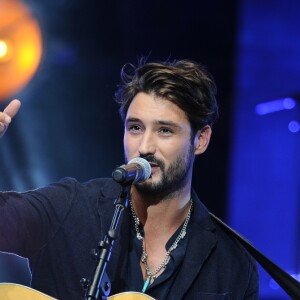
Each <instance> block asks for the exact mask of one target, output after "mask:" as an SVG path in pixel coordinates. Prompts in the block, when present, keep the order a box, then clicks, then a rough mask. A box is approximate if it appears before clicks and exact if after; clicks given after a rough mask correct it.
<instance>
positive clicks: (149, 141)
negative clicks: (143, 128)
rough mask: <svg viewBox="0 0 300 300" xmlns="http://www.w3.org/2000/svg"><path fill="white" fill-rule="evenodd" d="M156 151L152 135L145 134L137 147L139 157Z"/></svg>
mask: <svg viewBox="0 0 300 300" xmlns="http://www.w3.org/2000/svg"><path fill="white" fill-rule="evenodd" d="M155 150H156V143H155V137H154V136H153V134H152V133H149V132H145V133H144V134H143V137H142V139H141V142H140V145H139V153H140V155H142V156H144V155H148V154H154V153H155Z"/></svg>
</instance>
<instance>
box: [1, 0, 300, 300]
mask: <svg viewBox="0 0 300 300" xmlns="http://www.w3.org/2000/svg"><path fill="white" fill-rule="evenodd" d="M24 2H25V3H27V4H28V6H29V7H30V9H31V11H32V13H33V15H34V16H35V17H36V18H37V19H38V21H39V23H40V25H41V28H42V33H43V43H44V53H43V58H42V62H41V65H40V67H39V69H38V71H37V73H36V74H35V76H34V78H33V79H32V80H31V82H30V83H29V84H28V85H27V86H26V87H25V88H24V89H23V90H22V91H21V92H20V93H18V94H17V95H12V98H13V97H19V98H20V100H21V101H22V108H21V111H20V113H19V114H18V116H17V117H16V118H15V120H14V122H13V124H12V125H11V126H10V128H9V131H8V132H7V134H6V135H5V137H4V138H3V139H2V140H1V143H0V174H2V175H1V176H0V187H1V189H2V190H9V189H14V190H19V191H23V190H27V189H32V188H37V187H39V186H43V185H45V184H48V183H50V182H53V181H57V180H59V179H60V178H62V177H65V176H71V177H75V178H77V179H78V180H80V181H85V180H88V179H90V178H93V177H103V176H104V177H110V176H111V172H112V170H113V169H114V168H115V167H116V166H118V165H120V164H122V163H123V161H124V160H123V145H122V144H123V142H122V139H123V124H122V122H121V120H120V118H119V116H118V112H117V109H118V108H117V105H116V104H115V103H114V101H113V95H114V92H115V90H116V87H117V85H118V83H119V81H120V70H121V68H122V66H123V65H124V64H125V63H133V64H137V62H138V59H139V58H141V57H142V56H147V57H148V60H149V61H152V60H165V59H168V58H170V59H184V58H188V59H192V60H195V61H197V62H200V63H202V64H204V65H205V66H206V67H207V69H208V70H209V71H210V72H211V73H212V74H213V75H214V77H215V80H216V83H217V87H218V95H217V99H218V102H219V106H220V118H219V120H218V121H217V123H216V125H215V126H214V128H213V137H212V141H211V144H210V146H209V148H208V150H207V152H206V153H205V154H204V155H202V156H201V157H200V158H199V159H198V160H197V161H196V164H195V169H194V175H195V176H194V181H193V186H194V188H195V189H196V191H197V192H198V194H199V196H200V198H201V200H202V201H203V202H204V203H205V204H206V206H207V207H208V208H209V209H210V210H211V211H212V212H213V213H215V214H216V215H217V216H219V217H220V218H222V219H224V220H225V221H226V222H228V223H229V224H230V225H232V226H233V227H234V228H235V229H237V230H238V231H240V232H242V233H243V234H244V235H245V236H246V237H248V238H249V239H250V240H251V241H253V242H254V243H255V245H256V246H257V247H258V248H259V249H261V250H263V252H264V253H266V254H267V255H268V256H269V257H270V258H271V259H273V260H275V262H276V263H278V264H279V265H281V266H282V267H283V268H284V269H285V270H286V271H288V272H290V273H291V274H293V275H294V276H299V271H300V265H299V254H298V253H300V241H299V236H300V234H299V221H297V220H298V219H299V209H300V207H299V179H298V173H299V167H298V166H299V163H300V162H299V158H298V156H299V155H298V153H299V151H298V150H300V149H299V132H298V133H297V132H296V133H295V134H291V132H290V131H289V130H288V129H287V128H288V123H289V122H290V121H291V120H294V121H296V122H298V121H299V119H300V118H299V108H298V106H297V107H296V108H297V109H294V110H291V111H283V112H278V113H274V114H270V115H268V116H265V117H260V116H258V115H257V114H255V107H256V105H257V104H259V103H261V102H268V101H272V100H274V99H279V98H284V97H290V96H291V95H295V94H298V95H299V94H300V93H299V91H300V80H299V78H300V57H299V53H300V32H299V28H300V19H299V17H298V14H299V11H300V2H298V1H297V0H290V1H283V0H276V1H258V0H242V1H225V0H219V1H218V0H211V1H196V0H194V1H179V0H173V1H170V0H165V1H141V0H139V1H138V0H135V1H101V0H90V1H83V0H72V1H67V0H60V1H59V0H44V1H39V0H26V1H24ZM0 80H1V79H0ZM0 84H1V82H0ZM9 100H10V99H7V101H9ZM296 100H297V99H296ZM6 104H7V102H4V103H2V104H1V105H0V106H2V108H3V107H4V106H5V105H6ZM1 257H2V258H1ZM1 257H0V269H1V272H0V281H9V282H21V283H23V284H27V283H28V280H29V279H28V278H29V277H28V276H29V275H28V273H26V271H24V269H26V268H25V267H24V264H26V263H25V262H24V261H19V260H15V258H14V257H12V256H9V255H3V256H1ZM12 265H13V266H14V267H13V268H12ZM261 274H262V275H261V297H260V298H261V299H265V300H268V299H272V300H275V299H278V300H279V299H280V300H282V299H287V298H286V295H285V294H284V293H283V292H282V291H281V290H280V289H279V287H278V286H277V285H276V283H274V281H272V279H271V278H270V277H269V276H268V275H267V274H266V273H265V272H264V271H262V273H261ZM297 274H298V275H297Z"/></svg>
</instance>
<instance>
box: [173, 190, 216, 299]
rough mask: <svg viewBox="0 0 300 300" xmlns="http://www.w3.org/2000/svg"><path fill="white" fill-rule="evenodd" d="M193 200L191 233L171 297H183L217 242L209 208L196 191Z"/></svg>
mask: <svg viewBox="0 0 300 300" xmlns="http://www.w3.org/2000/svg"><path fill="white" fill-rule="evenodd" d="M193 200H194V212H193V217H192V219H191V234H190V236H189V241H188V246H187V251H186V254H185V257H184V260H183V263H182V266H181V268H180V270H179V273H178V275H177V276H176V279H175V281H174V284H173V286H172V290H171V291H170V294H169V298H170V299H183V297H184V295H185V294H186V292H187V291H188V290H189V288H190V287H191V285H192V283H193V281H194V279H195V277H196V276H197V275H198V274H199V272H200V271H201V268H202V266H203V264H204V262H205V261H206V260H207V258H208V257H209V256H210V254H211V252H212V251H213V249H214V248H215V247H216V244H217V240H216V237H215V235H214V233H213V231H214V228H215V227H214V224H213V223H212V222H211V220H210V217H209V214H208V211H207V209H206V208H205V206H204V205H203V204H202V203H201V202H200V200H199V199H198V197H197V195H196V194H195V193H193Z"/></svg>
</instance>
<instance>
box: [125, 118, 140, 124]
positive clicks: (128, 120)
mask: <svg viewBox="0 0 300 300" xmlns="http://www.w3.org/2000/svg"><path fill="white" fill-rule="evenodd" d="M133 122H142V121H141V120H140V119H138V118H127V119H126V120H125V124H127V123H133Z"/></svg>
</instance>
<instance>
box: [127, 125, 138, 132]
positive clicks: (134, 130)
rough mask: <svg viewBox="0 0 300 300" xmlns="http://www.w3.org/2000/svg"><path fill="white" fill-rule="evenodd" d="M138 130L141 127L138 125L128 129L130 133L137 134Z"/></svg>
mask: <svg viewBox="0 0 300 300" xmlns="http://www.w3.org/2000/svg"><path fill="white" fill-rule="evenodd" d="M140 130H141V127H140V126H138V125H131V126H129V127H128V131H131V132H138V131H140Z"/></svg>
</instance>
